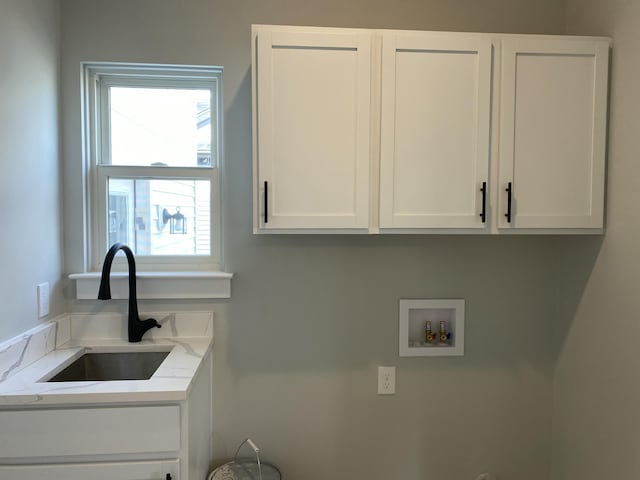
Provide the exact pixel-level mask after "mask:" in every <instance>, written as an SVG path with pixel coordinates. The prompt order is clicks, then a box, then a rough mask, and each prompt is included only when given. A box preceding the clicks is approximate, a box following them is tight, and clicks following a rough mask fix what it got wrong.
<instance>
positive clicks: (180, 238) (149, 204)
mask: <svg viewBox="0 0 640 480" xmlns="http://www.w3.org/2000/svg"><path fill="white" fill-rule="evenodd" d="M83 72H84V87H85V96H84V100H85V103H84V105H85V116H84V118H85V122H86V124H85V141H86V147H87V148H86V150H85V151H86V152H88V154H87V160H88V161H87V165H88V171H89V174H90V178H91V182H90V185H91V188H90V189H89V195H88V198H89V201H90V208H89V209H88V211H89V212H91V219H90V221H89V222H88V224H89V225H90V226H91V229H90V231H89V232H88V238H89V247H90V248H89V250H90V251H91V252H92V253H91V260H92V264H93V266H94V267H95V268H99V267H100V265H101V262H102V260H103V256H104V253H105V252H106V250H107V249H108V248H109V246H110V245H112V244H113V243H115V242H121V243H125V244H127V245H129V246H130V247H131V248H132V249H133V250H134V252H135V253H136V258H137V261H138V263H139V264H141V265H143V266H144V268H147V269H158V268H159V269H168V270H173V269H189V270H198V269H213V270H219V269H220V268H221V253H222V252H221V232H220V229H221V221H220V213H221V208H220V135H221V128H220V127H221V125H220V124H221V121H220V119H221V114H220V108H221V107H220V103H221V92H220V89H221V80H222V69H220V68H203V67H178V66H158V65H152V66H151V65H131V64H85V65H84V69H83Z"/></svg>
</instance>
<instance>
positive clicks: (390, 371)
mask: <svg viewBox="0 0 640 480" xmlns="http://www.w3.org/2000/svg"><path fill="white" fill-rule="evenodd" d="M395 393H396V367H378V395H394V394H395Z"/></svg>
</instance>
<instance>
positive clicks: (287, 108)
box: [253, 27, 371, 229]
mask: <svg viewBox="0 0 640 480" xmlns="http://www.w3.org/2000/svg"><path fill="white" fill-rule="evenodd" d="M254 62H255V63H254V67H255V66H257V69H256V68H254V70H253V75H254V78H253V81H254V95H255V96H254V106H257V111H255V109H254V116H255V117H254V129H255V130H256V131H254V134H255V133H257V144H254V152H255V153H257V155H255V157H254V161H255V163H254V181H256V182H257V184H256V185H255V188H256V193H257V195H256V198H255V199H254V202H255V203H254V227H255V228H256V229H366V228H368V226H369V185H370V179H369V169H370V141H371V139H370V132H371V119H370V108H371V107H370V105H371V34H370V33H368V32H366V31H357V30H345V31H341V30H338V29H334V30H322V29H296V28H290V29H289V31H287V30H286V28H285V29H262V30H260V31H259V34H258V32H257V29H256V27H254ZM255 122H257V123H255ZM254 138H255V137H254ZM256 173H257V175H256Z"/></svg>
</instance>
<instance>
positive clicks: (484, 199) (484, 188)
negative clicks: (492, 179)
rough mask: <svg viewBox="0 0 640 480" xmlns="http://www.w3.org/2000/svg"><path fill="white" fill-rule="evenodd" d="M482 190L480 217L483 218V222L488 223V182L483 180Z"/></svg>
mask: <svg viewBox="0 0 640 480" xmlns="http://www.w3.org/2000/svg"><path fill="white" fill-rule="evenodd" d="M480 191H481V192H482V213H480V218H481V219H482V223H486V221H487V182H482V188H481V189H480Z"/></svg>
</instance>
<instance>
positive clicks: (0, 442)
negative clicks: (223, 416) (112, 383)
mask: <svg viewBox="0 0 640 480" xmlns="http://www.w3.org/2000/svg"><path fill="white" fill-rule="evenodd" d="M0 425H2V430H1V431H0V458H23V457H49V456H67V455H110V454H120V453H158V452H176V451H178V450H179V448H180V409H179V407H178V406H177V405H172V406H157V407H120V408H81V409H73V410H71V409H69V410H66V409H65V410H32V411H19V412H0Z"/></svg>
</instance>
